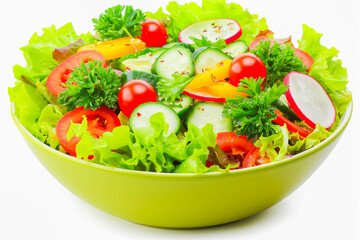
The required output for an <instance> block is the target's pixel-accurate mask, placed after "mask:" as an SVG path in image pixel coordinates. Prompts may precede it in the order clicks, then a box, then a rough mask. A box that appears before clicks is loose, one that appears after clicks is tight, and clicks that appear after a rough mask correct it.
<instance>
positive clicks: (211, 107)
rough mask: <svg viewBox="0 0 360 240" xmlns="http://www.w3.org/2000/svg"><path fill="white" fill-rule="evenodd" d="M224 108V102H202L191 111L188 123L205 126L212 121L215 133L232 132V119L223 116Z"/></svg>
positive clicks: (200, 126) (199, 126)
mask: <svg viewBox="0 0 360 240" xmlns="http://www.w3.org/2000/svg"><path fill="white" fill-rule="evenodd" d="M223 109H224V104H222V103H215V102H200V103H198V104H197V105H195V106H194V108H193V109H192V110H191V111H190V113H189V117H188V118H187V120H186V125H189V124H190V123H192V124H194V125H195V126H196V127H198V128H203V127H204V126H205V125H206V124H207V123H211V124H212V125H213V127H214V132H215V133H219V132H232V131H233V130H234V128H233V123H232V120H231V118H224V117H223V116H222V112H223Z"/></svg>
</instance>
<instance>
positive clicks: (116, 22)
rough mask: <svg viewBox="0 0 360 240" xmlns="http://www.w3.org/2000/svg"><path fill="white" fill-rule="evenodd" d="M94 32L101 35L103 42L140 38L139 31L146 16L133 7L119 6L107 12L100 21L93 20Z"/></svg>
mask: <svg viewBox="0 0 360 240" xmlns="http://www.w3.org/2000/svg"><path fill="white" fill-rule="evenodd" d="M92 21H93V23H94V30H95V31H96V32H98V33H99V35H100V37H101V40H114V39H118V38H122V37H137V36H140V34H141V31H139V30H140V29H141V28H142V26H141V24H142V22H144V21H145V14H144V13H143V12H142V11H141V10H140V9H136V10H134V8H133V7H132V6H122V5H117V6H114V7H111V8H108V9H107V10H105V13H102V14H100V17H99V19H96V18H93V19H92Z"/></svg>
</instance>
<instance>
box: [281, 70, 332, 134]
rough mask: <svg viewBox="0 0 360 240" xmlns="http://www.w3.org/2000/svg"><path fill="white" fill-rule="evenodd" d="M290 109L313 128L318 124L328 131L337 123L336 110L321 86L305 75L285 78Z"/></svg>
mask: <svg viewBox="0 0 360 240" xmlns="http://www.w3.org/2000/svg"><path fill="white" fill-rule="evenodd" d="M284 83H285V85H288V86H289V89H288V91H287V92H286V93H285V96H286V99H287V101H288V102H289V105H290V108H291V109H292V110H293V111H294V112H295V113H296V115H298V117H299V118H300V119H301V120H303V121H304V122H305V123H306V124H307V125H309V126H310V127H311V128H315V127H316V124H317V123H320V124H321V126H323V127H325V128H326V129H328V128H330V127H331V126H332V125H333V123H334V122H335V118H336V110H335V107H334V104H333V102H332V101H331V99H330V97H329V95H328V94H327V92H326V91H325V89H324V88H323V87H322V86H321V84H320V83H319V82H318V81H316V80H315V79H314V78H312V77H310V76H309V75H306V74H304V73H298V72H291V73H289V74H288V75H286V77H285V78H284Z"/></svg>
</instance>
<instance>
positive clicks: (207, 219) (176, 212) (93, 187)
mask: <svg viewBox="0 0 360 240" xmlns="http://www.w3.org/2000/svg"><path fill="white" fill-rule="evenodd" d="M351 113H352V104H350V106H349V107H348V109H347V111H346V113H345V114H344V116H343V118H342V121H341V124H340V126H339V128H338V129H337V130H336V131H335V132H334V133H333V134H332V135H331V136H330V137H329V138H328V139H326V140H325V141H323V142H322V143H320V144H319V145H317V146H316V147H314V148H312V149H309V150H307V151H305V152H303V153H301V154H298V155H296V156H295V157H292V158H288V159H285V160H282V161H278V162H274V163H270V164H266V165H262V166H257V167H253V168H248V169H240V170H234V171H231V172H229V173H206V174H166V173H153V172H140V171H130V170H124V169H114V168H110V167H107V166H101V165H97V164H93V163H89V162H86V161H83V160H79V159H76V158H74V157H71V156H69V155H66V154H63V153H61V152H58V151H56V150H53V149H52V148H50V147H48V146H47V145H45V144H43V143H41V142H40V141H38V140H37V139H36V138H35V137H33V136H32V135H31V134H30V133H29V132H28V131H27V130H26V129H25V128H24V127H23V126H22V125H21V124H20V123H19V121H18V119H17V118H16V117H15V116H14V114H13V113H12V115H13V119H14V121H15V124H16V126H17V127H18V129H19V130H20V132H21V134H22V135H23V137H24V138H25V141H26V143H27V144H28V145H29V147H30V149H31V150H32V152H33V153H34V154H35V156H36V157H37V158H38V159H39V160H40V161H41V163H42V164H43V165H44V166H45V167H46V169H47V170H48V171H49V172H50V173H51V174H52V175H53V176H54V177H55V178H56V179H57V180H58V181H59V182H61V183H62V184H63V185H64V186H65V187H66V188H68V189H69V190H70V191H71V192H73V193H74V194H75V195H77V196H78V197H80V198H81V199H83V200H84V201H86V202H88V203H90V204H91V205H93V206H95V207H96V208H99V209H101V210H103V211H105V212H107V213H109V214H112V215H114V216H118V217H120V218H123V219H126V220H129V221H132V222H135V223H139V224H144V225H150V226H156V227H166V228H194V227H205V226H213V225H218V224H224V223H229V222H233V221H237V220H240V219H243V218H246V217H249V216H251V215H254V214H256V213H258V212H261V211H263V210H265V209H267V208H269V207H271V206H273V205H274V204H276V203H278V202H279V201H281V200H282V199H284V198H285V197H286V196H288V195H289V194H290V193H292V192H293V191H295V190H296V189H297V188H298V187H299V186H300V185H301V184H302V183H304V182H305V180H306V179H307V178H308V177H310V176H311V175H312V173H314V171H315V170H316V169H317V168H318V167H319V166H320V164H321V163H322V162H323V161H324V160H325V159H326V157H327V156H328V155H329V154H330V152H331V151H332V150H333V149H334V147H335V145H336V144H337V142H338V141H339V139H340V136H341V135H342V133H343V131H344V129H345V127H346V126H347V124H348V122H349V120H350V117H351ZM44 194H46V193H44Z"/></svg>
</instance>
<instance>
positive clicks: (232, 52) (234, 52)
mask: <svg viewBox="0 0 360 240" xmlns="http://www.w3.org/2000/svg"><path fill="white" fill-rule="evenodd" d="M248 49H249V46H248V45H247V43H246V42H245V41H242V40H240V41H238V42H234V43H230V44H229V45H227V46H226V47H224V48H222V49H221V51H223V52H224V53H226V54H227V55H229V56H231V57H233V58H235V57H237V56H239V55H240V54H242V53H246V52H247V51H248Z"/></svg>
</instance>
